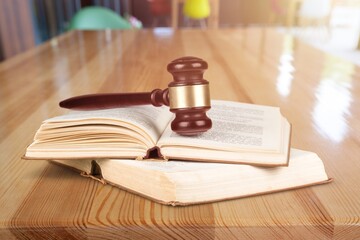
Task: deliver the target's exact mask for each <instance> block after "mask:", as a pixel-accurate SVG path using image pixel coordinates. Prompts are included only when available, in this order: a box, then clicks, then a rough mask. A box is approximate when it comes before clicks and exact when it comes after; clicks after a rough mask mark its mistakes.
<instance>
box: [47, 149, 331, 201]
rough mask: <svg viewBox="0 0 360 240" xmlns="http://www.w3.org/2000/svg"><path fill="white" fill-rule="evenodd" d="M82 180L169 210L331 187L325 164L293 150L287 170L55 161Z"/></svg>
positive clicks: (180, 163) (182, 163)
mask: <svg viewBox="0 0 360 240" xmlns="http://www.w3.org/2000/svg"><path fill="white" fill-rule="evenodd" d="M51 162H53V163H57V164H61V165H65V166H68V167H71V168H73V169H76V170H77V171H80V172H81V175H82V176H86V177H91V178H93V179H97V180H99V181H101V182H103V183H108V184H111V185H115V186H117V187H120V188H122V189H125V190H128V191H131V192H133V193H136V194H139V195H141V196H144V197H146V198H149V199H152V200H154V201H157V202H160V203H162V204H166V205H173V206H176V205H189V204H198V203H205V202H215V201H221V200H226V199H234V198H240V197H247V196H252V195H258V194H264V193H271V192H276V191H282V190H289V189H294V188H299V187H305V186H311V185H315V184H321V183H327V182H330V181H331V179H329V177H328V176H327V174H326V172H325V169H324V165H323V162H322V160H321V159H320V158H319V157H318V156H317V155H316V154H315V153H312V152H307V151H302V150H297V149H291V153H290V160H289V165H288V166H287V167H286V166H281V167H255V166H250V165H242V164H220V163H200V162H189V161H184V162H182V161H140V160H123V159H121V160H61V161H60V160H59V161H57V160H52V161H51Z"/></svg>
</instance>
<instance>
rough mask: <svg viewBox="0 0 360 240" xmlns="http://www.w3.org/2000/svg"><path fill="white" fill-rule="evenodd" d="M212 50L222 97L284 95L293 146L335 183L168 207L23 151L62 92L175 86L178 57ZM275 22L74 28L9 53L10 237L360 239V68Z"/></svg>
mask: <svg viewBox="0 0 360 240" xmlns="http://www.w3.org/2000/svg"><path fill="white" fill-rule="evenodd" d="M185 55H192V56H197V57H201V58H203V59H205V60H206V61H207V62H208V64H209V69H208V70H207V71H206V73H205V78H206V79H207V80H209V81H210V84H211V95H212V98H213V99H224V100H233V101H242V102H248V103H256V104H266V105H275V106H280V107H281V111H282V113H283V115H284V116H286V117H287V118H288V120H289V121H290V122H291V123H292V126H293V136H292V146H293V147H296V148H300V149H305V150H309V151H314V152H316V153H318V154H319V156H320V157H321V158H322V159H323V161H324V163H325V167H326V170H327V172H328V174H329V176H330V177H333V178H334V182H332V183H330V184H325V185H321V186H314V187H308V188H303V189H298V190H293V191H287V192H280V193H275V194H268V195H261V196H256V197H249V198H243V199H237V200H231V201H223V202H218V203H210V204H201V205H193V206H187V207H171V206H164V205H161V204H158V203H155V202H152V201H150V200H147V199H144V198H142V197H139V196H137V195H134V194H131V193H128V192H126V191H123V190H120V189H118V188H115V187H111V186H108V185H105V186H104V185H102V184H101V183H99V182H97V181H93V180H90V179H88V178H83V177H81V176H79V175H78V173H76V172H73V171H71V170H69V169H67V168H64V167H60V166H55V165H52V164H49V163H48V162H46V161H25V160H21V156H22V155H23V154H24V151H25V148H26V146H27V145H28V144H30V143H31V141H32V138H33V135H34V133H35V131H36V130H37V128H38V127H39V125H40V123H41V121H42V120H44V119H47V118H49V117H52V116H55V115H59V114H62V113H65V112H66V110H63V109H60V108H59V107H58V102H59V101H60V100H62V99H65V98H68V97H71V96H74V95H79V94H86V93H95V92H136V91H150V90H152V89H154V88H166V86H167V83H168V82H170V81H171V75H170V74H169V73H168V72H167V71H166V65H167V64H168V63H169V61H171V60H173V59H175V58H178V57H181V56H185ZM359 70H360V69H359V67H358V66H356V65H354V64H352V63H351V62H348V61H345V60H343V59H340V58H337V57H334V56H332V55H329V54H326V53H324V52H321V51H319V50H315V49H313V48H312V47H310V46H309V45H307V44H304V43H302V42H300V41H298V40H296V39H294V38H293V37H291V36H289V35H283V34H281V33H278V32H277V31H275V30H273V29H262V28H245V29H237V30H235V29H227V30H219V29H218V30H207V31H200V30H178V31H171V30H165V29H160V30H141V31H113V32H110V31H107V32H101V31H100V32H70V33H67V34H65V35H63V36H61V37H59V38H57V39H54V40H51V41H50V42H47V43H45V44H44V45H41V46H39V47H37V48H35V49H32V50H30V51H28V52H26V53H24V54H22V55H19V56H17V57H14V58H12V59H10V60H8V61H6V62H3V63H1V64H0V119H1V125H0V134H1V140H0V163H1V168H0V239H13V238H15V239H16V238H18V239H29V238H33V239H57V238H65V239H73V238H75V239H84V238H87V237H88V238H90V239H93V238H101V239H116V238H121V239H148V238H152V239H173V238H180V239H215V238H216V239H218V238H223V239H236V238H249V239H255V238H258V239H259V238H260V239H328V238H334V239H356V238H360V221H359V217H360V187H359V184H360V108H359V106H360V102H359V101H360V85H359V84H360V76H359Z"/></svg>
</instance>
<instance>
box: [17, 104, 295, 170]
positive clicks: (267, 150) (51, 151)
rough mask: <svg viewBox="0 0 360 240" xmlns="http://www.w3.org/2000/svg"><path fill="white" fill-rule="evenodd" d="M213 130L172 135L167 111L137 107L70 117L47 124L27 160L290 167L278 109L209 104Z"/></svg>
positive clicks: (287, 142)
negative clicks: (175, 161)
mask: <svg viewBox="0 0 360 240" xmlns="http://www.w3.org/2000/svg"><path fill="white" fill-rule="evenodd" d="M208 116H209V117H210V118H211V119H212V121H213V127H212V128H211V129H210V130H209V131H207V132H205V133H203V134H200V135H197V136H191V137H189V136H180V135H178V134H176V133H174V132H172V130H171V127H170V125H171V120H172V119H173V115H172V113H171V112H170V111H169V109H168V108H166V107H160V108H156V107H153V106H136V107H128V108H116V109H103V110H96V111H72V112H70V113H69V114H66V115H62V116H58V117H55V118H51V119H48V120H45V121H44V122H43V123H42V125H41V126H40V128H39V130H38V131H37V133H36V135H35V137H34V141H33V143H32V144H31V145H30V146H29V147H28V148H27V150H26V153H25V156H24V158H25V159H47V160H51V159H57V160H59V159H73V160H76V159H109V158H116V159H129V158H130V159H144V158H156V157H161V158H163V159H178V160H191V161H205V162H219V163H223V162H224V163H243V164H252V165H266V166H285V165H287V164H288V159H289V149H290V136H291V125H290V124H289V122H288V121H287V120H286V119H285V118H284V117H283V116H282V115H281V113H280V109H279V108H277V107H271V106H261V105H255V104H246V103H238V102H229V101H212V107H211V109H210V110H209V112H208Z"/></svg>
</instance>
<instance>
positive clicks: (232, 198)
mask: <svg viewBox="0 0 360 240" xmlns="http://www.w3.org/2000/svg"><path fill="white" fill-rule="evenodd" d="M60 165H61V164H60ZM78 172H79V171H78ZM80 175H81V176H82V177H87V178H91V179H94V180H96V181H98V182H101V183H102V184H104V185H106V184H109V185H111V186H113V187H117V188H119V189H122V190H124V191H127V192H130V193H132V194H135V195H137V196H140V197H143V198H145V199H149V200H151V201H154V202H157V203H160V204H163V205H168V206H173V207H181V206H189V205H199V204H205V203H216V202H222V201H228V200H234V199H241V198H247V197H254V196H261V195H265V194H270V193H278V192H283V191H288V190H294V189H299V188H305V187H310V186H316V185H322V184H326V183H330V182H332V181H333V178H328V179H327V180H324V181H320V182H314V183H310V184H304V185H300V186H294V187H289V188H283V189H276V190H271V191H264V192H260V193H255V194H248V195H241V196H234V197H229V198H219V199H213V200H208V201H199V202H180V201H163V200H161V199H156V198H153V197H149V196H147V195H145V194H142V193H141V192H137V191H134V190H132V189H130V188H127V187H124V186H121V185H119V184H116V183H113V182H110V181H108V180H106V179H104V178H103V177H102V175H101V177H96V176H93V175H91V174H83V173H80Z"/></svg>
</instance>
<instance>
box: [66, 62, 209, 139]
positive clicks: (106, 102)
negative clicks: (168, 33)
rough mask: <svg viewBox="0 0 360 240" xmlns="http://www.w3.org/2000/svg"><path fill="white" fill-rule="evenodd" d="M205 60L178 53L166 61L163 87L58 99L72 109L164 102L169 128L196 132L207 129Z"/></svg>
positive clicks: (177, 131) (195, 133) (178, 131)
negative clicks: (170, 118)
mask: <svg viewBox="0 0 360 240" xmlns="http://www.w3.org/2000/svg"><path fill="white" fill-rule="evenodd" d="M207 68H208V65H207V63H206V62H205V61H204V60H202V59H200V58H196V57H182V58H178V59H175V60H174V61H172V62H171V63H169V64H168V66H167V70H168V71H169V72H170V73H171V74H172V75H173V78H174V81H172V82H170V83H169V85H168V88H167V89H165V90H161V89H155V90H153V91H152V92H143V93H108V94H89V95H82V96H77V97H72V98H69V99H66V100H64V101H62V102H60V107H63V108H69V109H75V110H95V109H106V108H118V107H127V106H134V105H146V104H152V105H154V106H156V107H159V106H162V105H166V106H169V107H170V111H171V112H173V113H175V119H174V120H173V121H172V123H171V129H172V130H173V131H174V132H176V133H178V134H181V135H188V136H191V135H197V134H199V133H203V132H205V131H207V130H209V129H210V128H211V126H212V122H211V119H210V118H208V116H207V115H206V111H208V110H209V109H210V107H211V105H210V91H209V82H208V81H206V80H205V79H203V74H204V71H205V70H206V69H207Z"/></svg>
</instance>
